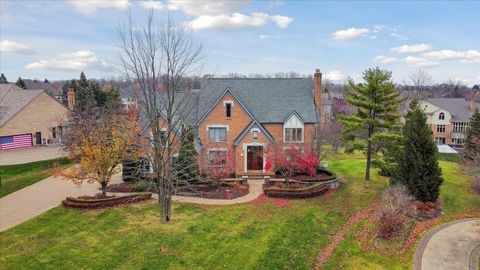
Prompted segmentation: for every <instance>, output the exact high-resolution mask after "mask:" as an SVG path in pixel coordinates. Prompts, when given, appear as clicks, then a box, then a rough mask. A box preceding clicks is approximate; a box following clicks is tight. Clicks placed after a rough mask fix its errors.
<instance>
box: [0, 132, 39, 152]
mask: <svg viewBox="0 0 480 270" xmlns="http://www.w3.org/2000/svg"><path fill="white" fill-rule="evenodd" d="M30 146H32V134H22V135H13V136H3V137H0V149H1V150H8V149H15V148H22V147H30Z"/></svg>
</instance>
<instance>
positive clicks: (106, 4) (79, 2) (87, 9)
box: [69, 0, 130, 15]
mask: <svg viewBox="0 0 480 270" xmlns="http://www.w3.org/2000/svg"><path fill="white" fill-rule="evenodd" d="M69 2H70V3H71V4H72V5H73V6H74V7H75V9H77V10H78V11H80V12H81V13H83V14H86V15H92V14H94V13H95V12H96V11H97V9H99V8H115V9H119V10H126V9H128V7H129V6H130V2H129V1H128V0H88V1H87V0H70V1H69Z"/></svg>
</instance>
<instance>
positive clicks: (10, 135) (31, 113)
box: [0, 84, 69, 150]
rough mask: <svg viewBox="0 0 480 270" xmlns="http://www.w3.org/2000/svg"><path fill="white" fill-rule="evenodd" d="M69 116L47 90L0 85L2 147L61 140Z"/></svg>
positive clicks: (32, 144)
mask: <svg viewBox="0 0 480 270" xmlns="http://www.w3.org/2000/svg"><path fill="white" fill-rule="evenodd" d="M68 116H69V109H68V108H67V107H65V106H64V105H63V104H62V103H60V102H59V101H58V100H56V99H55V98H54V97H52V96H51V95H49V94H48V93H46V92H45V90H40V89H39V90H35V89H28V90H24V89H22V88H19V87H17V86H15V85H13V84H0V150H8V149H15V148H23V147H31V146H34V145H42V144H53V143H60V142H61V138H62V136H63V132H64V123H65V121H66V120H67V118H68Z"/></svg>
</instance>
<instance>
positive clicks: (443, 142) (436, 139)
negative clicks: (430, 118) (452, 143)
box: [435, 137, 445, 145]
mask: <svg viewBox="0 0 480 270" xmlns="http://www.w3.org/2000/svg"><path fill="white" fill-rule="evenodd" d="M435 141H436V142H437V144H440V145H441V144H445V138H441V137H439V138H435Z"/></svg>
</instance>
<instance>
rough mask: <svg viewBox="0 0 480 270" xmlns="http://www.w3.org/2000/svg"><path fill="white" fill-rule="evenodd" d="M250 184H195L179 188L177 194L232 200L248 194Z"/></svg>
mask: <svg viewBox="0 0 480 270" xmlns="http://www.w3.org/2000/svg"><path fill="white" fill-rule="evenodd" d="M248 189H249V185H248V184H237V183H221V184H218V185H193V186H183V187H180V188H178V189H177V191H176V193H175V195H179V196H189V197H199V198H207V199H222V200H231V199H235V198H238V197H243V196H245V195H247V194H248Z"/></svg>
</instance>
